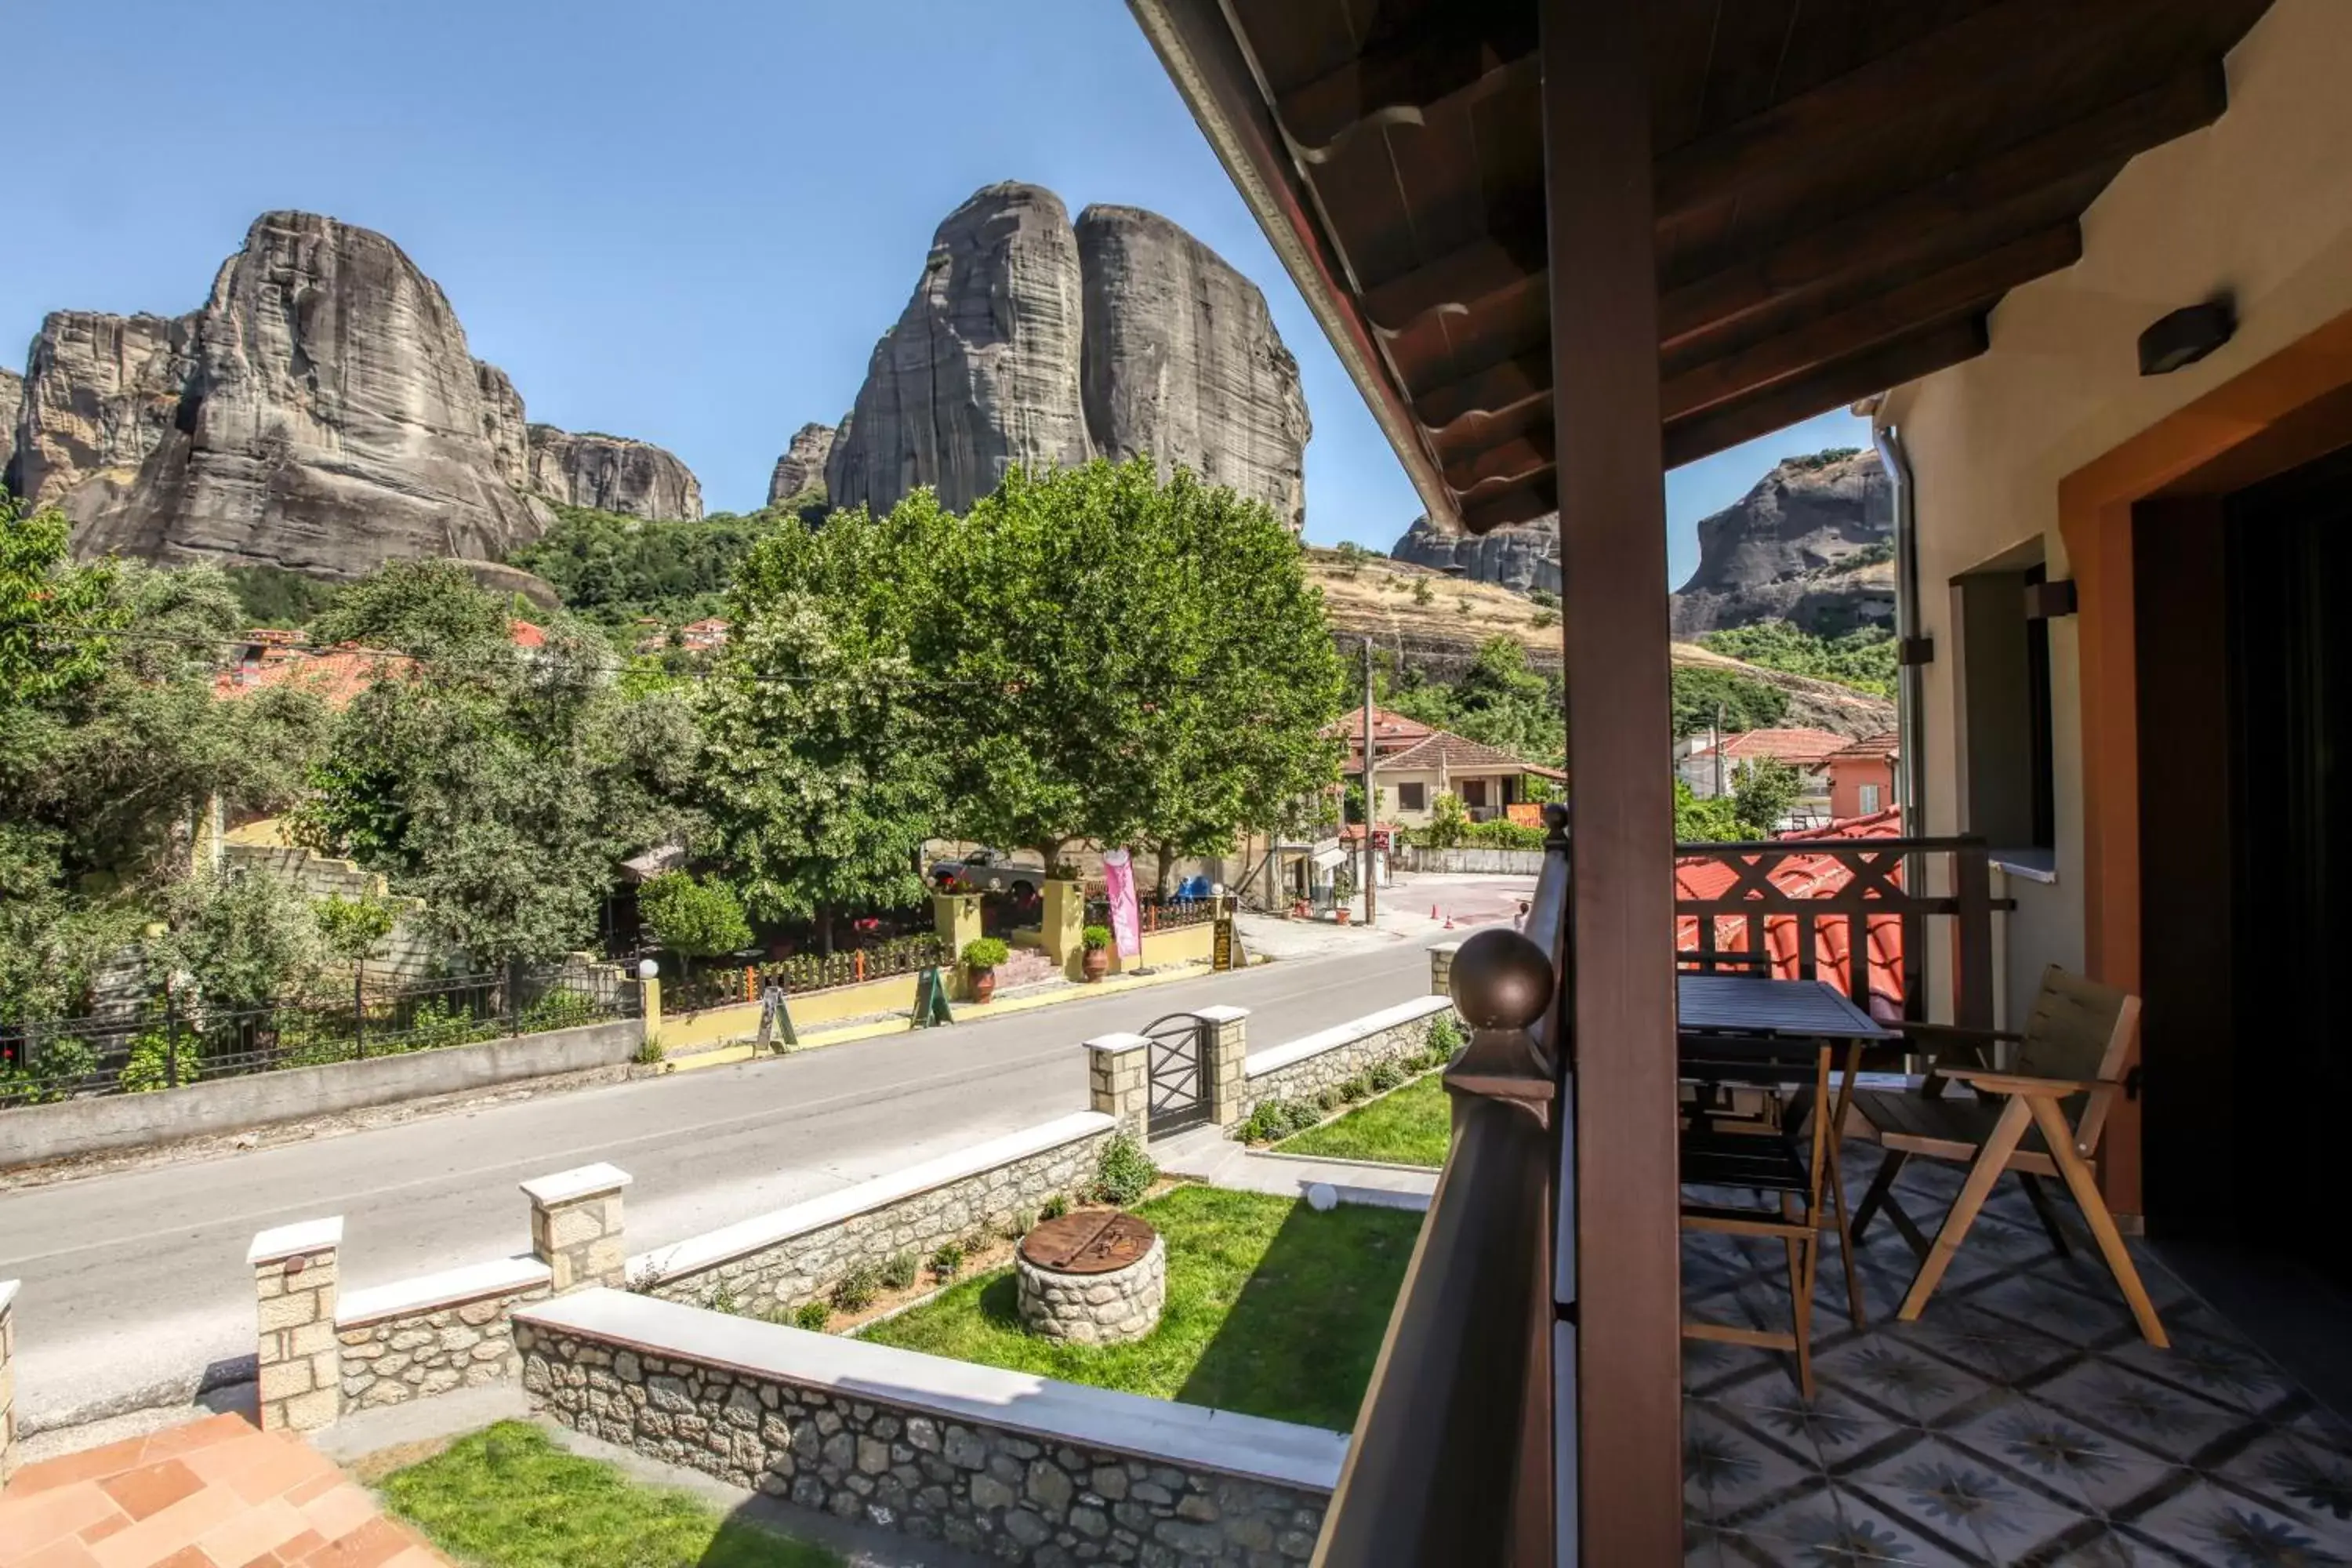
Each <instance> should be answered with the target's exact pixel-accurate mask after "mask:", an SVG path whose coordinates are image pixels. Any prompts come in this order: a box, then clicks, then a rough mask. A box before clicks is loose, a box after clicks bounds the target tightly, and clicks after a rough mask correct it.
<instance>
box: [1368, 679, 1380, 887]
mask: <svg viewBox="0 0 2352 1568" xmlns="http://www.w3.org/2000/svg"><path fill="white" fill-rule="evenodd" d="M1377 753H1378V748H1377V747H1375V746H1374V744H1373V743H1372V639H1371V638H1370V637H1366V638H1365V639H1364V923H1365V924H1366V925H1370V924H1372V923H1373V921H1376V920H1378V919H1379V917H1380V907H1379V894H1378V892H1377V891H1376V890H1375V889H1374V888H1373V886H1372V872H1373V868H1374V865H1375V862H1374V859H1373V851H1372V830H1373V829H1374V828H1376V827H1377V826H1380V820H1381V791H1380V785H1379V784H1377V783H1376V782H1375V773H1376V770H1375V767H1374V763H1373V758H1374V757H1375V756H1376V755H1377Z"/></svg>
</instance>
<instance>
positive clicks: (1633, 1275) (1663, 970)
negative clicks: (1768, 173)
mask: <svg viewBox="0 0 2352 1568" xmlns="http://www.w3.org/2000/svg"><path fill="white" fill-rule="evenodd" d="M1540 4H1541V8H1542V15H1543V73H1542V82H1543V86H1542V92H1543V138H1544V182H1545V192H1546V196H1547V202H1546V205H1547V208H1548V210H1549V219H1548V221H1549V247H1548V254H1549V256H1550V257H1551V258H1552V265H1551V271H1550V284H1551V329H1552V330H1551V353H1552V373H1551V375H1550V376H1549V382H1550V384H1552V385H1554V386H1555V387H1557V388H1558V389H1559V390H1558V393H1557V395H1556V396H1555V397H1554V399H1553V414H1552V419H1553V430H1554V437H1553V441H1554V447H1555V449H1556V450H1557V451H1558V453H1559V469H1558V471H1557V474H1556V476H1555V483H1556V485H1557V487H1558V493H1559V524H1560V527H1559V547H1560V574H1561V578H1562V580H1563V589H1564V591H1563V594H1562V601H1563V602H1562V605H1561V612H1560V619H1561V624H1562V628H1563V631H1562V643H1561V653H1562V666H1563V673H1564V679H1565V681H1566V685H1567V694H1568V771H1569V774H1570V777H1571V778H1573V779H1574V780H1575V787H1574V788H1573V789H1572V790H1571V791H1570V796H1569V810H1570V835H1571V841H1572V842H1573V844H1574V846H1575V852H1574V854H1573V856H1572V857H1571V869H1570V882H1569V900H1568V922H1567V923H1568V932H1569V934H1568V941H1567V942H1566V944H1565V947H1566V952H1567V963H1566V973H1565V974H1564V976H1563V990H1564V992H1565V994H1566V1000H1565V1002H1564V1004H1563V1005H1562V1006H1561V1008H1560V1010H1559V1023H1560V1024H1561V1025H1562V1026H1563V1027H1562V1029H1561V1030H1560V1032H1559V1034H1558V1035H1556V1036H1555V1037H1554V1038H1556V1039H1557V1040H1559V1057H1560V1058H1561V1061H1562V1066H1563V1068H1564V1076H1563V1082H1562V1098H1561V1101H1560V1103H1561V1105H1562V1107H1563V1115H1564V1116H1566V1117H1570V1118H1572V1122H1571V1127H1572V1132H1571V1134H1570V1141H1569V1142H1568V1143H1566V1144H1565V1145H1564V1147H1563V1151H1562V1153H1563V1159H1562V1166H1563V1168H1562V1170H1561V1172H1560V1178H1559V1193H1560V1194H1561V1196H1560V1205H1559V1206H1560V1215H1559V1226H1560V1229H1559V1241H1558V1243H1557V1249H1558V1252H1559V1259H1560V1268H1559V1285H1558V1289H1559V1298H1558V1300H1559V1312H1560V1318H1561V1328H1560V1339H1559V1342H1560V1344H1561V1346H1562V1347H1563V1350H1566V1349H1567V1348H1569V1347H1572V1348H1573V1352H1574V1364H1573V1367H1572V1369H1571V1368H1569V1367H1562V1368H1561V1369H1560V1371H1561V1373H1563V1375H1562V1377H1561V1379H1560V1382H1559V1384H1558V1385H1557V1386H1558V1387H1559V1389H1560V1391H1561V1399H1562V1402H1563V1405H1568V1406H1570V1408H1565V1409H1563V1411H1562V1413H1561V1414H1562V1421H1561V1425H1560V1426H1559V1433H1560V1436H1559V1442H1560V1443H1561V1444H1562V1446H1563V1447H1569V1446H1570V1445H1572V1448H1570V1451H1571V1452H1572V1453H1573V1455H1574V1459H1575V1463H1574V1465H1573V1466H1572V1467H1567V1466H1564V1467H1563V1468H1572V1473H1573V1475H1574V1477H1575V1479H1574V1482H1573V1492H1572V1496H1571V1497H1570V1498H1568V1499H1564V1500H1563V1501H1562V1504H1561V1506H1562V1508H1563V1509H1564V1510H1567V1512H1566V1516H1565V1517H1566V1518H1568V1519H1570V1520H1572V1521H1573V1528H1574V1531H1575V1533H1576V1536H1577V1538H1578V1541H1579V1545H1578V1547H1577V1549H1576V1551H1575V1554H1574V1555H1573V1557H1572V1559H1571V1560H1574V1561H1580V1562H1584V1563H1612V1564H1613V1563H1627V1564H1632V1563H1679V1562H1681V1561H1682V1558H1683V1528H1682V1515H1683V1493H1682V1342H1681V1322H1682V1300H1681V1293H1680V1272H1681V1265H1680V1250H1681V1241H1680V1235H1679V1230H1678V1223H1679V1221H1678V1211H1679V1207H1680V1205H1679V1199H1678V1190H1679V1189H1678V1187H1677V1184H1676V1164H1675V974H1674V955H1673V948H1674V929H1675V915H1674V876H1673V863H1672V860H1671V858H1670V854H1671V850H1672V848H1673V841H1674V827H1675V825H1674V797H1673V794H1672V791H1671V789H1670V784H1671V782H1672V777H1673V775H1672V772H1671V770H1669V769H1668V768H1666V767H1665V766H1664V764H1663V763H1662V761H1661V759H1663V758H1664V757H1666V756H1667V755H1668V754H1669V753H1670V752H1671V751H1672V749H1673V743H1674V734H1673V725H1672V723H1671V712H1672V707H1671V704H1670V702H1669V700H1668V696H1667V675H1668V665H1669V660H1670V653H1669V649H1668V646H1667V601H1666V506H1665V485H1664V475H1663V464H1662V458H1661V451H1660V444H1659V427H1658V407H1659V404H1658V391H1659V388H1658V289H1657V277H1658V263H1657V247H1656V237H1657V221H1656V215H1655V214H1654V211H1653V209H1652V201H1651V163H1652V160H1651V149H1650V75H1651V68H1650V60H1649V40H1648V38H1647V37H1646V36H1645V34H1646V31H1647V28H1648V26H1649V13H1650V10H1651V7H1649V6H1646V5H1626V4H1624V3H1623V0H1540ZM1570 1108H1572V1109H1570ZM1549 1560H1550V1559H1549V1558H1539V1557H1537V1556H1535V1555H1534V1554H1532V1553H1530V1554H1528V1555H1527V1556H1523V1557H1520V1558H1518V1559H1516V1561H1520V1562H1538V1561H1549Z"/></svg>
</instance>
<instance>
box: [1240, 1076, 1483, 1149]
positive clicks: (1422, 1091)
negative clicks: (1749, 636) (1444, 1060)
mask: <svg viewBox="0 0 2352 1568" xmlns="http://www.w3.org/2000/svg"><path fill="white" fill-rule="evenodd" d="M1453 1134H1454V1110H1453V1105H1452V1102H1451V1101H1450V1100H1447V1099H1446V1095H1445V1084H1444V1080H1443V1079H1441V1078H1440V1077H1439V1076H1438V1075H1437V1074H1436V1073H1431V1074H1430V1075H1429V1076H1427V1077H1426V1078H1422V1079H1415V1080H1414V1081H1413V1082H1412V1083H1409V1084H1407V1085H1405V1086H1404V1087H1403V1088H1402V1089H1398V1090H1397V1091H1396V1092H1394V1093H1393V1094H1385V1095H1382V1096H1381V1098H1380V1099H1378V1100H1373V1101H1372V1102H1371V1103H1370V1104H1369V1105H1361V1106H1359V1107H1357V1108H1356V1109H1355V1110H1351V1111H1349V1112H1348V1114H1347V1115H1345V1116H1342V1117H1340V1118H1339V1120H1338V1121H1327V1122H1325V1123H1324V1124H1323V1125H1322V1126H1320V1127H1310V1128H1308V1129H1307V1131H1304V1132H1298V1133H1294V1134H1292V1135H1291V1136H1290V1137H1288V1138H1286V1139H1284V1140H1283V1141H1282V1142H1279V1143H1277V1144H1276V1145H1275V1151H1276V1152H1277V1153H1283V1154H1319V1155H1321V1156H1323V1157H1324V1158H1326V1159H1332V1160H1376V1161H1379V1162H1380V1163H1383V1164H1390V1165H1427V1166H1431V1167H1433V1168H1434V1167H1436V1166H1439V1165H1443V1164H1444V1163H1445V1149H1446V1145H1447V1142H1449V1141H1450V1140H1451V1139H1452V1137H1453Z"/></svg>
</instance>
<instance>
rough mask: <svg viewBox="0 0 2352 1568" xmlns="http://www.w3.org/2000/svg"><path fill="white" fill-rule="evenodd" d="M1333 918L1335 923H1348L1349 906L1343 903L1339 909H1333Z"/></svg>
mask: <svg viewBox="0 0 2352 1568" xmlns="http://www.w3.org/2000/svg"><path fill="white" fill-rule="evenodd" d="M1331 919H1332V921H1333V923H1335V924H1338V925H1346V924H1347V923H1348V906H1347V905H1345V904H1341V905H1340V906H1339V908H1338V909H1335V910H1332V911H1331Z"/></svg>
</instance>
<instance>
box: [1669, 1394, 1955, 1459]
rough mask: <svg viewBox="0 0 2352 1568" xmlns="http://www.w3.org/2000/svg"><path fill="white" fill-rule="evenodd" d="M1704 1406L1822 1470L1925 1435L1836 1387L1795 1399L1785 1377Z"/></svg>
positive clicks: (1720, 1396) (1722, 1396) (1717, 1396)
mask: <svg viewBox="0 0 2352 1568" xmlns="http://www.w3.org/2000/svg"><path fill="white" fill-rule="evenodd" d="M1706 1403H1707V1404H1708V1405H1710V1406H1712V1407H1713V1409H1714V1410H1715V1412H1716V1414H1717V1415H1721V1416H1722V1417H1723V1418H1724V1419H1726V1420H1727V1421H1730V1422H1732V1423H1734V1424H1735V1425H1737V1426H1741V1427H1744V1428H1746V1429H1747V1430H1748V1431H1751V1432H1756V1433H1760V1434H1761V1435H1762V1436H1764V1437H1765V1438H1766V1439H1767V1440H1768V1441H1770V1442H1775V1443H1778V1444H1780V1446H1781V1447H1785V1448H1788V1449H1790V1450H1791V1451H1793V1452H1795V1453H1797V1454H1799V1455H1801V1456H1804V1457H1807V1458H1811V1460H1812V1461H1813V1462H1814V1463H1816V1464H1818V1465H1820V1466H1822V1468H1836V1467H1838V1466H1840V1465H1843V1464H1845V1463H1847V1462H1849V1461H1851V1460H1853V1458H1855V1457H1856V1456H1858V1455H1862V1454H1883V1453H1891V1452H1894V1451H1895V1450H1897V1449H1900V1448H1902V1447H1907V1446H1908V1445H1910V1444H1912V1443H1915V1442H1917V1441H1919V1440H1921V1439H1923V1438H1924V1437H1925V1436H1927V1434H1926V1433H1925V1431H1923V1430H1922V1429H1921V1428H1919V1427H1917V1426H1905V1425H1902V1424H1901V1423H1899V1422H1895V1421H1893V1420H1890V1419H1889V1418H1888V1417H1887V1416H1886V1415H1885V1413H1884V1412H1882V1411H1878V1410H1874V1409H1872V1408H1870V1407H1868V1406H1866V1405H1860V1404H1857V1403H1856V1402H1855V1401H1853V1399H1851V1398H1849V1397H1847V1396H1846V1395H1845V1394H1842V1393H1840V1392H1838V1391H1837V1390H1835V1389H1830V1388H1825V1389H1822V1390H1820V1391H1818V1392H1817V1393H1816V1394H1814V1396H1813V1397H1812V1398H1811V1400H1806V1399H1802V1398H1799V1397H1797V1395H1796V1390H1795V1387H1794V1385H1793V1384H1790V1383H1789V1382H1788V1380H1787V1379H1785V1378H1782V1377H1777V1376H1771V1375H1769V1374H1768V1375H1767V1376H1764V1377H1760V1378H1752V1379H1750V1380H1748V1382H1746V1383H1743V1384H1736V1385H1734V1386H1732V1387H1729V1388H1726V1389H1724V1390H1722V1391H1720V1392H1719V1393H1717V1394H1714V1395H1712V1396H1711V1397H1710V1398H1709V1399H1708V1400H1707V1401H1706Z"/></svg>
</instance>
